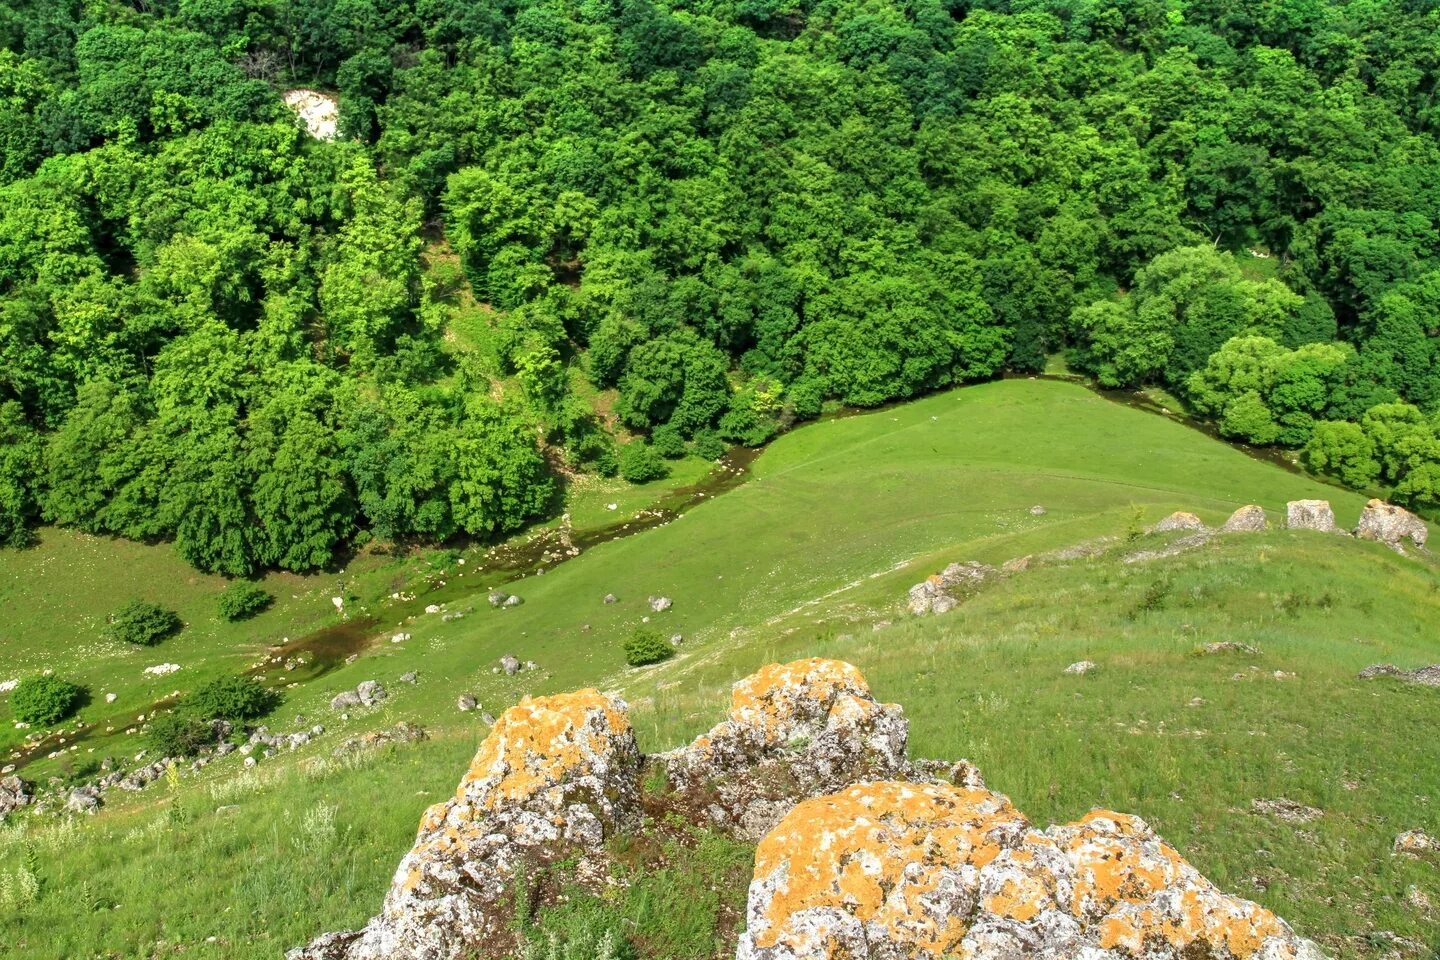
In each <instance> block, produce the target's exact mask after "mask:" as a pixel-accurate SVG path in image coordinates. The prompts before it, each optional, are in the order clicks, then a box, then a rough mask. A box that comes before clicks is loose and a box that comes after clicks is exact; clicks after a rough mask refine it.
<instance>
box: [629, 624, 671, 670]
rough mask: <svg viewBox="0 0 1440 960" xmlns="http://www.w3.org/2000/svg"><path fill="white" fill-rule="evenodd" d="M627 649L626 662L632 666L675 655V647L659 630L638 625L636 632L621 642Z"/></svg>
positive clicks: (658, 660) (657, 661) (667, 658)
mask: <svg viewBox="0 0 1440 960" xmlns="http://www.w3.org/2000/svg"><path fill="white" fill-rule="evenodd" d="M621 649H623V650H624V651H625V662H626V663H628V664H630V666H632V667H643V666H644V665H645V664H647V663H659V662H660V661H661V660H669V659H670V658H671V657H673V656H675V648H674V647H672V646H671V645H670V641H669V640H666V639H665V638H664V637H663V636H661V635H660V632H659V631H658V630H652V629H650V628H649V627H636V628H635V632H634V633H632V634H630V636H628V637H626V638H625V641H624V643H622V644H621Z"/></svg>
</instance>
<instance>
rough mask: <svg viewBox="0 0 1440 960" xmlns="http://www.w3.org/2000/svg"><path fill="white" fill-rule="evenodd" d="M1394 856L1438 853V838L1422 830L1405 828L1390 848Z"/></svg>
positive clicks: (1439, 849)
mask: <svg viewBox="0 0 1440 960" xmlns="http://www.w3.org/2000/svg"><path fill="white" fill-rule="evenodd" d="M1391 850H1392V851H1393V852H1394V854H1395V855H1396V856H1407V857H1424V856H1432V855H1436V854H1440V840H1437V839H1435V838H1434V837H1432V836H1430V834H1428V833H1426V832H1425V831H1423V830H1406V831H1405V832H1404V833H1402V834H1400V835H1399V836H1398V837H1396V838H1395V845H1394V846H1393V847H1392V848H1391Z"/></svg>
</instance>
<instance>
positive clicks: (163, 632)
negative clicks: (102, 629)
mask: <svg viewBox="0 0 1440 960" xmlns="http://www.w3.org/2000/svg"><path fill="white" fill-rule="evenodd" d="M183 626H184V624H183V623H181V621H180V617H179V615H178V614H176V613H175V612H174V611H173V610H166V609H165V608H164V607H162V606H160V604H158V603H151V602H150V601H148V600H131V601H130V602H129V603H126V604H125V605H124V606H123V607H121V608H120V609H119V610H116V611H115V612H114V613H112V614H111V615H110V626H109V628H108V629H107V630H106V634H107V635H108V636H109V637H110V639H112V640H118V641H120V642H121V643H133V644H135V645H136V646H141V647H153V646H155V644H157V643H159V642H160V641H161V640H164V639H165V638H166V637H168V636H171V635H172V634H175V633H179V632H180V628H181V627H183Z"/></svg>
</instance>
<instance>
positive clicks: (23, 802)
mask: <svg viewBox="0 0 1440 960" xmlns="http://www.w3.org/2000/svg"><path fill="white" fill-rule="evenodd" d="M34 799H35V794H34V792H33V784H31V783H30V782H29V781H28V780H21V779H20V778H19V777H16V776H7V777H0V820H4V819H5V817H6V816H8V815H9V814H10V812H11V811H13V810H18V809H19V808H21V807H24V806H28V805H29V804H30V803H31V802H33V801H34Z"/></svg>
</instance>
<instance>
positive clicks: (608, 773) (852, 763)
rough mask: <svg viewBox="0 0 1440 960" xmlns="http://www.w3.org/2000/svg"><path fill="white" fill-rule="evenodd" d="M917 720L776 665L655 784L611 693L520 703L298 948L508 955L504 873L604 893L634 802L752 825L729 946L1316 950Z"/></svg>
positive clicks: (851, 678)
mask: <svg viewBox="0 0 1440 960" xmlns="http://www.w3.org/2000/svg"><path fill="white" fill-rule="evenodd" d="M906 737H907V728H906V723H905V719H904V717H903V715H902V714H901V711H900V708H899V707H897V706H894V705H889V704H881V703H879V702H877V701H876V700H875V699H874V698H873V697H872V696H871V694H870V691H869V688H868V686H867V685H866V683H865V680H864V677H862V676H861V674H860V672H859V671H858V670H856V669H855V667H853V666H851V665H850V664H847V663H842V662H839V661H835V660H822V659H812V660H800V661H796V662H794V663H788V664H775V665H771V666H768V667H765V668H764V669H762V670H760V671H759V672H757V673H756V674H754V675H752V676H750V677H747V678H746V679H744V680H742V681H740V682H739V683H737V684H735V687H734V689H733V693H732V698H731V708H730V715H729V717H728V718H727V719H726V720H725V721H723V722H722V723H720V724H718V725H717V726H716V727H715V728H713V729H712V730H711V731H710V732H709V733H707V734H705V735H703V736H701V737H699V738H697V739H696V740H695V742H694V743H692V744H691V745H690V746H688V747H685V748H682V749H680V750H676V751H673V752H671V753H668V754H662V755H659V756H657V757H654V758H651V760H650V761H649V762H650V763H651V764H654V765H656V768H658V769H659V770H661V771H663V772H664V773H665V780H666V783H665V785H664V786H663V787H658V786H655V785H654V784H653V782H652V781H653V778H650V777H649V776H648V775H647V772H646V761H645V760H644V758H642V757H641V755H640V752H639V750H638V748H637V747H636V743H635V738H634V734H633V733H632V731H631V728H630V723H629V720H628V718H627V715H626V708H625V704H624V703H623V702H621V701H619V700H616V699H613V698H611V697H608V696H606V695H604V694H601V693H599V692H597V691H595V690H582V691H579V692H578V693H572V694H562V695H559V696H553V697H543V698H540V699H537V700H525V701H524V702H522V703H521V704H520V705H519V706H517V707H513V708H511V709H510V710H508V711H506V712H505V714H504V715H503V716H502V717H501V718H500V720H499V721H497V722H496V724H495V727H494V729H493V730H492V731H491V733H490V736H489V737H487V738H486V740H485V742H484V743H483V744H482V745H481V747H480V750H479V752H478V753H477V754H476V756H475V759H474V760H473V762H472V763H471V766H470V770H469V771H468V772H467V773H466V775H465V777H464V778H463V779H462V780H461V782H460V786H459V788H458V789H457V791H456V793H455V796H454V797H453V798H451V799H450V800H447V801H445V802H444V803H440V804H436V805H435V806H433V807H431V808H430V809H429V810H427V811H426V812H425V815H424V817H423V818H422V820H421V823H420V830H419V835H418V836H417V838H416V842H415V845H414V847H413V848H412V849H411V851H410V853H408V854H407V855H406V856H405V858H404V860H403V861H402V862H401V864H400V868H399V870H398V871H397V872H396V874H395V877H394V880H393V883H392V885H391V888H390V891H389V893H388V895H387V896H386V898H385V903H384V907H383V910H382V912H381V913H380V915H379V916H377V917H375V918H374V919H373V920H371V922H370V923H369V924H368V925H366V927H365V928H364V929H363V930H359V931H354V932H348V933H332V934H326V935H324V936H321V937H319V938H318V939H316V940H315V941H313V942H312V943H311V944H310V945H309V946H308V947H305V948H302V949H299V950H294V951H291V952H290V953H289V954H288V955H287V957H288V960H382V958H383V960H458V958H460V957H476V958H491V957H502V956H510V955H513V954H514V953H515V952H516V949H515V948H516V947H517V946H518V944H517V943H516V942H515V936H516V934H515V929H516V924H515V922H514V921H515V917H514V909H515V905H516V903H517V902H518V900H519V899H521V898H519V897H518V896H517V893H516V890H515V886H516V879H517V877H519V876H520V875H521V874H522V872H523V873H524V874H525V875H527V876H533V875H534V873H533V872H532V871H536V870H544V869H547V868H551V869H560V868H561V867H562V865H563V869H564V870H566V871H567V872H566V873H565V874H564V875H563V876H562V881H563V882H565V883H573V884H578V885H580V886H582V887H585V886H591V887H594V888H596V889H598V888H599V887H600V886H602V885H604V884H605V883H606V882H607V878H609V874H608V873H607V871H606V869H605V868H606V866H607V864H606V862H605V859H604V858H605V857H606V850H607V845H606V841H607V840H609V839H610V838H612V837H615V836H618V835H622V834H624V833H625V832H627V831H630V830H632V829H634V827H635V826H636V825H637V824H638V823H639V821H640V819H641V817H642V815H643V812H642V802H643V803H645V804H650V803H658V804H659V805H660V809H663V810H664V811H665V816H666V819H667V820H668V819H670V818H672V817H673V816H674V815H676V814H680V815H681V816H688V818H689V819H691V820H692V821H698V822H700V823H702V824H707V825H709V826H712V827H719V828H720V829H722V830H725V831H727V832H730V833H732V834H734V835H736V836H740V837H746V838H754V839H758V840H759V845H758V848H757V850H756V854H755V865H754V872H753V878H752V881H751V884H750V888H749V895H748V900H747V906H746V919H747V924H746V930H745V932H744V933H742V934H741V935H740V941H739V944H738V948H737V952H736V958H737V960H902V958H903V960H940V958H942V957H943V958H959V960H982V958H983V960H1002V958H1003V960H1012V958H1013V960H1021V958H1034V960H1072V958H1073V960H1141V958H1143V960H1251V958H1254V960H1319V958H1320V956H1321V955H1320V953H1319V951H1318V950H1317V949H1316V948H1315V947H1314V946H1313V945H1312V944H1310V943H1309V942H1308V941H1306V940H1303V939H1301V938H1299V937H1298V936H1296V935H1295V933H1294V932H1293V931H1292V930H1291V929H1290V928H1289V927H1288V926H1287V925H1286V924H1285V922H1284V921H1282V920H1280V919H1279V918H1278V917H1276V916H1275V915H1274V914H1272V913H1270V912H1269V911H1268V910H1265V909H1264V908H1262V907H1260V906H1257V905H1256V904H1254V903H1250V902H1248V901H1246V900H1242V899H1240V898H1238V897H1233V896H1229V895H1227V894H1224V893H1222V892H1220V891H1219V890H1217V889H1216V888H1215V887H1214V885H1212V884H1211V883H1210V882H1209V881H1207V880H1206V879H1205V878H1204V877H1202V876H1201V875H1200V874H1199V873H1198V872H1197V871H1196V870H1195V869H1194V868H1193V867H1191V866H1190V865H1189V864H1188V863H1186V862H1185V860H1184V859H1183V858H1182V857H1181V856H1180V855H1179V853H1177V852H1176V851H1175V850H1174V849H1173V848H1172V847H1170V846H1169V845H1168V844H1166V843H1165V842H1164V841H1163V840H1161V839H1160V838H1159V837H1158V836H1156V835H1155V834H1154V832H1153V831H1151V829H1150V828H1149V827H1148V826H1147V825H1146V824H1145V823H1144V821H1142V820H1140V819H1139V818H1136V817H1131V816H1126V815H1124V814H1119V813H1111V812H1109V811H1093V812H1092V813H1090V814H1089V815H1087V816H1086V817H1084V818H1082V819H1081V820H1079V821H1078V822H1075V823H1070V824H1065V825H1062V826H1052V827H1049V828H1048V829H1045V830H1038V829H1036V828H1034V827H1033V826H1032V825H1031V824H1030V823H1029V822H1028V821H1027V820H1026V819H1025V817H1024V816H1023V815H1022V814H1021V813H1020V812H1019V811H1018V810H1016V809H1015V808H1014V806H1012V805H1011V803H1010V801H1009V800H1008V799H1006V798H1005V797H1004V796H1002V795H1000V794H998V793H994V792H992V791H990V790H988V789H986V788H985V786H984V782H983V780H982V779H981V777H980V775H979V772H978V771H977V770H975V768H974V767H973V766H971V765H970V764H969V763H967V762H965V761H960V762H959V763H956V764H953V765H947V764H944V763H942V762H939V761H917V762H913V763H912V762H910V761H909V760H908V759H907V758H906V755H905V746H906ZM642 777H644V778H645V779H646V781H647V783H652V786H651V788H650V789H651V790H652V791H653V792H652V793H651V794H649V795H648V799H644V800H643V801H642V791H641V789H640V781H641V779H642ZM946 778H948V780H949V781H950V782H945V779H946ZM657 816H658V815H657Z"/></svg>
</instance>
